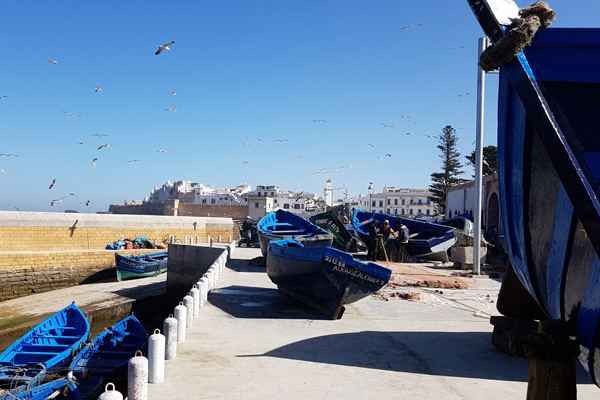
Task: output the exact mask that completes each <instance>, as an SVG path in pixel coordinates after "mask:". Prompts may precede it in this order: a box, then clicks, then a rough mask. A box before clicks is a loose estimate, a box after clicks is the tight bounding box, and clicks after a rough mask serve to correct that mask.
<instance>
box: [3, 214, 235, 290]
mask: <svg viewBox="0 0 600 400" xmlns="http://www.w3.org/2000/svg"><path fill="white" fill-rule="evenodd" d="M238 234H239V233H238V229H237V226H236V227H234V224H233V221H232V220H231V218H216V217H169V216H148V215H111V214H80V213H41V212H39V213H38V212H20V211H0V301H4V300H7V299H11V298H15V297H21V296H24V295H28V294H31V293H39V292H44V291H47V290H53V289H56V288H61V287H68V286H72V285H78V284H82V283H87V282H93V281H97V280H100V279H106V278H112V277H114V276H115V271H114V268H115V256H114V253H115V251H112V250H105V247H106V245H107V244H110V243H113V242H115V241H116V240H119V239H120V238H122V237H124V238H131V239H133V238H135V237H146V238H148V239H158V240H162V239H167V238H169V237H172V236H174V237H175V241H176V242H177V243H183V242H184V240H185V238H186V237H187V238H188V241H189V240H190V239H191V240H193V242H194V243H196V242H197V241H198V242H200V243H207V241H208V237H209V236H210V237H211V238H212V239H213V240H214V241H215V242H217V241H218V237H219V236H220V237H221V241H222V242H227V241H228V240H229V237H230V236H231V237H232V238H233V239H236V238H237V235H238ZM232 235H235V236H232ZM155 251H157V250H154V249H137V250H119V251H118V252H119V253H120V254H140V253H149V252H155Z"/></svg>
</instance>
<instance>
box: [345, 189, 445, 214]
mask: <svg viewBox="0 0 600 400" xmlns="http://www.w3.org/2000/svg"><path fill="white" fill-rule="evenodd" d="M429 196H431V192H430V191H429V190H427V189H408V188H396V187H393V186H385V187H384V188H383V190H382V191H381V192H380V193H373V194H367V195H363V194H360V195H358V196H356V197H353V198H350V199H348V200H347V201H346V202H345V205H346V209H347V212H348V213H349V214H352V213H353V212H354V211H355V210H359V211H369V212H377V213H382V214H388V215H397V216H401V217H404V218H415V217H417V216H425V217H433V216H434V215H435V214H436V210H435V203H434V202H432V201H431V200H429Z"/></svg>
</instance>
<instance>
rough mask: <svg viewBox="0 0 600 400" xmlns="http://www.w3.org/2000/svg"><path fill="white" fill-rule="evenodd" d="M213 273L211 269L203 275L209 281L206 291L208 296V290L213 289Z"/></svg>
mask: <svg viewBox="0 0 600 400" xmlns="http://www.w3.org/2000/svg"><path fill="white" fill-rule="evenodd" d="M211 275H212V273H211V272H210V271H206V272H205V273H204V275H202V279H206V281H207V286H206V293H207V296H208V292H210V291H211V289H212V277H211Z"/></svg>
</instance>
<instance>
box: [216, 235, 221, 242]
mask: <svg viewBox="0 0 600 400" xmlns="http://www.w3.org/2000/svg"><path fill="white" fill-rule="evenodd" d="M217 243H221V235H219V241H218V242H217Z"/></svg>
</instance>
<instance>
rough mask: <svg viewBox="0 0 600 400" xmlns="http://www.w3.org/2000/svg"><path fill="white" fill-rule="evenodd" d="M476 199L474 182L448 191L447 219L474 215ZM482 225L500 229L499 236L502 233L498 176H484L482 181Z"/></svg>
mask: <svg viewBox="0 0 600 400" xmlns="http://www.w3.org/2000/svg"><path fill="white" fill-rule="evenodd" d="M476 197H477V193H476V191H475V182H474V181H469V182H465V183H461V184H460V185H456V186H452V187H450V188H448V190H447V191H446V218H452V217H455V216H457V215H461V214H464V213H467V212H469V213H471V215H473V211H474V210H475V207H476V203H475V201H476ZM481 223H482V225H483V226H485V227H491V226H492V225H493V226H495V227H496V228H497V229H498V232H499V234H501V233H502V224H501V220H500V203H499V192H498V175H497V174H492V175H487V176H484V177H483V180H482V204H481Z"/></svg>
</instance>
